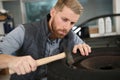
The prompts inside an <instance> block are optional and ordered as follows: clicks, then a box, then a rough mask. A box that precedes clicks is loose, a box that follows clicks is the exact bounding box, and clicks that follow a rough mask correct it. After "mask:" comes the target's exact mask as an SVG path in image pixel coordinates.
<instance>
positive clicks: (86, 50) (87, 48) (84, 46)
mask: <svg viewBox="0 0 120 80" xmlns="http://www.w3.org/2000/svg"><path fill="white" fill-rule="evenodd" d="M77 50H79V51H80V53H81V55H83V56H88V55H89V53H91V47H90V46H89V45H87V44H85V43H84V44H78V45H75V46H74V47H73V53H77Z"/></svg>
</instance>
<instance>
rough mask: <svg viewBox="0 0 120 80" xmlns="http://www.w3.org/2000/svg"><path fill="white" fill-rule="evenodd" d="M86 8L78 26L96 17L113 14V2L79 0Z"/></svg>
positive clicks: (108, 0)
mask: <svg viewBox="0 0 120 80" xmlns="http://www.w3.org/2000/svg"><path fill="white" fill-rule="evenodd" d="M79 1H80V2H81V4H82V5H83V7H84V12H83V14H82V15H81V17H80V20H79V22H78V24H81V23H82V22H84V21H86V20H87V19H90V18H92V17H95V16H99V15H103V14H110V13H113V4H112V1H113V0H79Z"/></svg>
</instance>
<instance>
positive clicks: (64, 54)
mask: <svg viewBox="0 0 120 80" xmlns="http://www.w3.org/2000/svg"><path fill="white" fill-rule="evenodd" d="M62 45H63V49H64V52H62V53H59V54H56V55H53V56H49V57H45V58H42V59H38V60H36V62H37V66H41V65H44V64H48V63H50V62H53V61H56V60H60V59H63V58H66V62H67V64H68V65H72V64H73V63H74V60H73V57H72V54H71V52H72V48H73V46H72V44H71V43H68V42H67V43H66V41H64V43H63V44H62ZM14 73H15V72H14V71H12V70H11V69H9V74H14Z"/></svg>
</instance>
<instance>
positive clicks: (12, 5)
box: [3, 1, 22, 26]
mask: <svg viewBox="0 0 120 80" xmlns="http://www.w3.org/2000/svg"><path fill="white" fill-rule="evenodd" d="M3 7H4V8H5V9H6V10H8V11H9V13H10V15H11V16H13V18H14V22H15V26H17V25H18V24H21V23H22V17H21V15H22V14H21V7H20V1H5V2H3Z"/></svg>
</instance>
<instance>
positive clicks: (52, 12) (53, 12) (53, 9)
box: [50, 8, 56, 17]
mask: <svg viewBox="0 0 120 80" xmlns="http://www.w3.org/2000/svg"><path fill="white" fill-rule="evenodd" d="M55 14H56V9H55V8H52V9H51V10H50V16H51V17H52V16H54V15H55Z"/></svg>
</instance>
